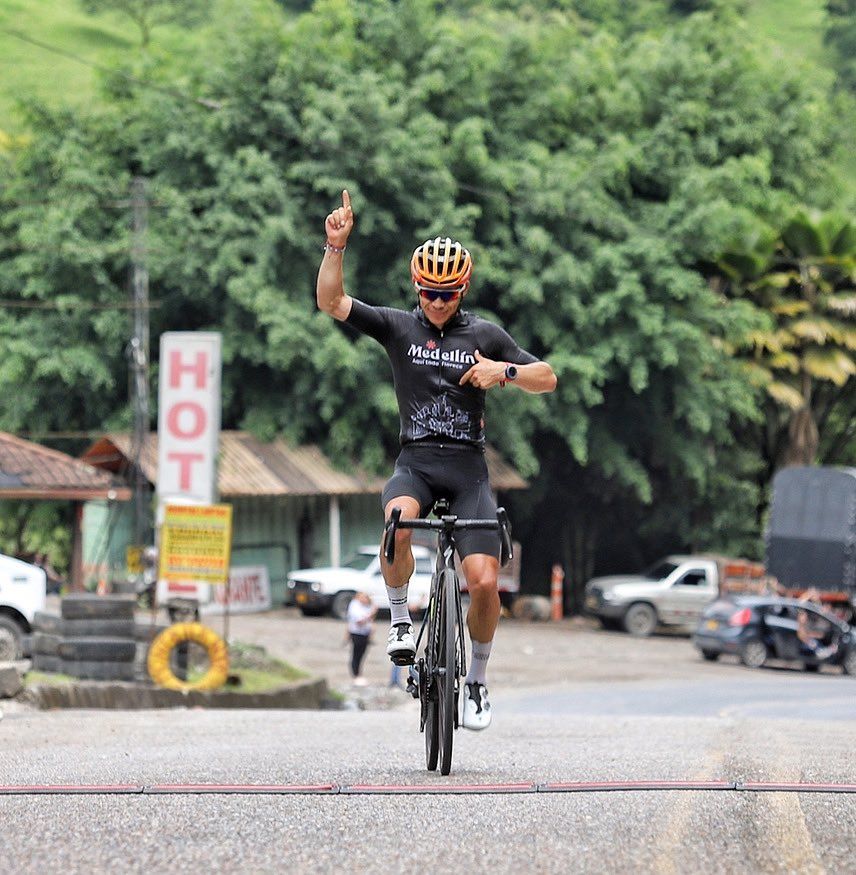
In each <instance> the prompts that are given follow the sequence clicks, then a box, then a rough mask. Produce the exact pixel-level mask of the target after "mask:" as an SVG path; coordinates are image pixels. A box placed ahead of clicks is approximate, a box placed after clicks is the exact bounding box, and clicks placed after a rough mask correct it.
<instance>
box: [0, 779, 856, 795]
mask: <svg viewBox="0 0 856 875" xmlns="http://www.w3.org/2000/svg"><path fill="white" fill-rule="evenodd" d="M675 790H681V791H685V790H694V791H723V790H725V791H732V792H741V793H849V794H856V784H844V783H822V782H806V783H802V782H783V781H559V782H548V783H541V784H539V783H529V782H523V783H517V784H515V783H500V784H487V783H486V784H454V783H449V784H335V783H330V784H323V783H322V784H6V785H0V796H111V795H139V796H197V795H206V794H210V795H228V796H241V795H246V796H290V795H309V796H384V795H386V796H407V795H426V796H427V795H432V796H451V795H466V794H470V795H479V794H498V795H511V794H517V793H615V792H631V793H633V792H650V791H661V792H662V791H675Z"/></svg>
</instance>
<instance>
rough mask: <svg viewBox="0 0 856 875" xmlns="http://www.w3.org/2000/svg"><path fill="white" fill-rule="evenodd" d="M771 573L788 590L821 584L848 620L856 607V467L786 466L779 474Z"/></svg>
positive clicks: (826, 598) (770, 537)
mask: <svg viewBox="0 0 856 875" xmlns="http://www.w3.org/2000/svg"><path fill="white" fill-rule="evenodd" d="M765 564H766V567H767V572H768V573H769V574H771V575H772V576H773V577H775V578H776V579H777V580H778V585H779V592H780V593H781V594H782V595H789V596H800V595H802V594H804V593H805V592H806V591H807V590H810V589H816V590H818V592H819V593H820V597H821V600H822V601H823V602H824V604H826V605H828V606H830V607H834V608H836V610H837V611H838V612H840V613H841V614H842V615H844V617H845V619H848V620H849V619H852V617H853V615H854V611H855V610H856V468H829V467H794V468H783V469H782V470H781V471H779V472H778V473H777V474H776V476H775V477H774V478H773V494H772V502H771V505H770V517H769V522H768V525H767V531H766V563H765Z"/></svg>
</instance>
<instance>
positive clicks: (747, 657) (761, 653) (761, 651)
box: [740, 641, 767, 668]
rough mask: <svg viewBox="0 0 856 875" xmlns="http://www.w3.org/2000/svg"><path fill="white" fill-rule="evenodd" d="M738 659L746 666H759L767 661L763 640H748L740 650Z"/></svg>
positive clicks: (765, 646)
mask: <svg viewBox="0 0 856 875" xmlns="http://www.w3.org/2000/svg"><path fill="white" fill-rule="evenodd" d="M740 661H741V662H742V663H743V665H745V666H747V668H761V666H762V665H763V664H764V663H765V662H766V661H767V645H766V644H764V642H763V641H750V642H749V643H748V644H744V645H743V649H742V650H741V651H740Z"/></svg>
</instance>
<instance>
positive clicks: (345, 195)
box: [342, 188, 351, 210]
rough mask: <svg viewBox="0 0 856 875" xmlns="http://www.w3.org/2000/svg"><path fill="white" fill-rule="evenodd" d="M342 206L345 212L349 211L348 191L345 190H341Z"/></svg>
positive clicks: (349, 197) (349, 199)
mask: <svg viewBox="0 0 856 875" xmlns="http://www.w3.org/2000/svg"><path fill="white" fill-rule="evenodd" d="M342 206H343V207H344V208H345V209H346V210H350V209H351V196H350V195H349V194H348V189H346V188H345V189H343V190H342Z"/></svg>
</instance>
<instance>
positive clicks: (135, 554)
mask: <svg viewBox="0 0 856 875" xmlns="http://www.w3.org/2000/svg"><path fill="white" fill-rule="evenodd" d="M125 565H127V567H128V574H142V573H143V548H142V547H137V546H134V545H133V544H132V545H131V546H130V547H126V548H125Z"/></svg>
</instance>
